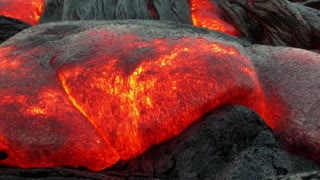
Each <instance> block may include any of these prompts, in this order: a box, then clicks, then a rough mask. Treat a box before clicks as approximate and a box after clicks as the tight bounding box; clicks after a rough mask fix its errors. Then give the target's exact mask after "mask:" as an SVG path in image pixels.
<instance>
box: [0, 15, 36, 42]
mask: <svg viewBox="0 0 320 180" xmlns="http://www.w3.org/2000/svg"><path fill="white" fill-rule="evenodd" d="M29 27H31V26H30V25H29V24H26V23H24V22H21V21H18V20H15V19H11V18H8V17H4V16H0V44H1V43H2V42H4V41H5V40H7V39H9V38H10V37H11V36H13V35H15V34H17V33H18V32H20V31H22V30H24V29H26V28H29Z"/></svg>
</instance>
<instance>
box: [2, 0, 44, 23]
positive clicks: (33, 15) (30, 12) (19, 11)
mask: <svg viewBox="0 0 320 180" xmlns="http://www.w3.org/2000/svg"><path fill="white" fill-rule="evenodd" d="M43 11H44V0H0V15H3V16H7V17H10V18H14V19H18V20H20V21H23V22H26V23H28V24H31V25H37V24H38V21H39V19H40V16H41V14H42V13H43Z"/></svg>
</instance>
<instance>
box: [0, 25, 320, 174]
mask: <svg viewBox="0 0 320 180" xmlns="http://www.w3.org/2000/svg"><path fill="white" fill-rule="evenodd" d="M265 51H267V52H270V53H266V52H265ZM284 52H285V53H286V55H283V53H284ZM290 54H291V55H290ZM0 59H1V62H0V70H1V71H0V89H1V91H0V92H1V93H0V98H1V99H2V101H1V102H0V118H1V119H0V120H1V121H0V151H5V152H6V153H7V155H8V158H6V159H4V160H2V161H1V162H0V163H1V164H5V165H10V166H19V167H25V168H28V167H56V166H73V167H78V166H85V167H88V168H90V169H92V170H100V169H104V168H106V167H109V166H111V165H112V164H114V163H116V162H117V161H118V160H120V159H122V160H128V159H130V158H133V157H135V156H137V155H139V154H141V153H143V152H144V151H145V150H146V149H147V148H148V147H150V146H151V145H153V144H157V143H160V142H162V141H164V140H167V139H169V138H171V137H173V136H176V135H178V134H179V133H180V132H182V131H183V130H184V129H185V128H186V127H187V126H188V125H189V124H191V123H192V122H194V121H196V120H197V119H199V118H200V117H201V116H202V115H203V114H205V113H207V112H209V111H211V110H212V109H214V108H216V107H219V106H222V105H226V104H239V105H244V106H247V107H249V108H251V109H253V110H255V111H256V112H257V113H259V114H260V116H262V117H263V118H264V120H265V121H266V123H267V124H268V125H269V126H270V127H272V128H273V129H274V131H275V132H276V133H278V134H279V135H280V138H281V139H282V143H283V144H285V145H286V146H287V148H288V149H289V150H292V147H294V148H293V149H294V151H296V152H297V153H300V152H303V151H302V150H303V149H307V151H306V152H308V154H305V155H308V156H309V157H313V158H315V159H317V156H316V155H317V154H318V153H319V152H320V150H319V147H320V145H319V143H320V140H319V139H318V138H317V137H318V135H319V132H318V131H317V129H316V127H317V125H318V124H319V123H318V121H317V119H314V117H319V114H318V112H310V111H308V110H310V109H313V107H316V106H317V100H318V97H317V95H318V94H319V92H318V91H319V90H318V89H317V88H315V87H319V81H318V79H319V72H317V71H316V69H318V68H319V67H320V63H319V55H318V54H315V53H312V52H308V51H303V50H297V49H290V48H277V49H270V48H269V47H264V46H255V47H251V46H250V44H247V43H245V42H242V41H240V40H238V39H237V38H233V37H230V36H223V35H221V34H220V33H215V32H212V31H206V30H204V29H198V28H195V27H191V26H188V25H177V24H175V23H168V22H151V21H110V22H90V21H87V22H81V21H79V22H68V23H66V22H61V23H51V24H44V25H40V26H37V27H34V28H30V29H27V30H25V31H23V32H21V33H20V34H18V35H16V36H15V37H13V38H11V39H9V40H8V41H6V42H4V43H3V44H1V46H0ZM300 59H305V60H303V61H299V60H300ZM301 66H302V67H301ZM271 67H272V68H274V67H275V69H274V70H269V68H271ZM293 70H296V71H297V72H294V73H293ZM302 91H307V92H308V94H305V93H303V92H302ZM311 97H313V98H311ZM297 103H299V104H297ZM293 133H294V136H292V134H293ZM296 133H297V134H296ZM301 144H303V148H301V146H300V145H301ZM30 154H31V155H33V156H30ZM35 156H36V157H35ZM22 157H23V158H22Z"/></svg>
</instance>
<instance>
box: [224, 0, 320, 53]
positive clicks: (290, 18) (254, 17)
mask: <svg viewBox="0 0 320 180" xmlns="http://www.w3.org/2000/svg"><path fill="white" fill-rule="evenodd" d="M219 6H220V7H221V8H222V9H223V10H224V11H225V12H226V14H227V15H228V16H230V18H231V19H232V20H233V23H234V24H235V25H236V27H237V28H238V29H239V30H240V31H241V33H242V35H243V36H244V37H245V38H248V39H249V40H250V41H252V42H254V43H264V44H271V45H277V46H279V45H280V46H292V47H300V48H305V49H315V48H318V45H319V42H320V23H319V22H320V12H319V11H318V10H316V9H312V8H309V7H306V6H303V5H301V4H298V3H291V2H289V1H287V0H283V1H279V0H267V1H258V0H252V1H251V3H250V1H243V0H230V1H219Z"/></svg>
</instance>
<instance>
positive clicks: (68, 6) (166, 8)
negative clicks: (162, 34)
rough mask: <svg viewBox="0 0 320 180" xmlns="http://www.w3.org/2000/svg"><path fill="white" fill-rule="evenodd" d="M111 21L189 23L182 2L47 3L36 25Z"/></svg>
mask: <svg viewBox="0 0 320 180" xmlns="http://www.w3.org/2000/svg"><path fill="white" fill-rule="evenodd" d="M114 19H160V20H171V21H178V22H183V23H189V24H190V23H191V21H190V10H189V6H188V4H187V1H186V0H166V1H159V0H150V1H148V0H135V1H128V0H91V1H87V0H49V1H48V5H47V7H46V8H45V11H44V13H43V15H42V17H41V19H40V23H46V22H53V21H61V20H114Z"/></svg>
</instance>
